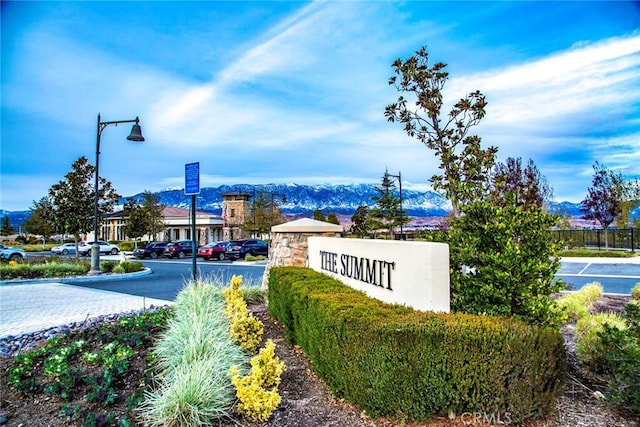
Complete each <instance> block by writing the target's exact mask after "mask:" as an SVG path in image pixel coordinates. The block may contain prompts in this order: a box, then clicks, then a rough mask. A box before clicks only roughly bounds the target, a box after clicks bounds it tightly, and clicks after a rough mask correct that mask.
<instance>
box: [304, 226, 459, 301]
mask: <svg viewBox="0 0 640 427" xmlns="http://www.w3.org/2000/svg"><path fill="white" fill-rule="evenodd" d="M308 251H309V253H308V257H309V258H308V259H309V267H310V268H312V269H314V270H316V271H319V272H322V273H325V274H328V275H329V276H332V277H334V278H336V279H338V280H340V281H341V282H343V283H345V284H347V285H349V286H351V287H352V288H354V289H357V290H360V291H363V292H365V293H366V294H367V295H368V296H370V297H372V298H377V299H379V300H381V301H384V302H387V303H391V304H400V305H406V306H408V307H412V308H414V309H416V310H421V311H436V312H446V313H448V312H449V310H450V292H449V246H448V245H447V244H445V243H434V242H407V241H399V240H367V239H342V238H332V237H309V239H308Z"/></svg>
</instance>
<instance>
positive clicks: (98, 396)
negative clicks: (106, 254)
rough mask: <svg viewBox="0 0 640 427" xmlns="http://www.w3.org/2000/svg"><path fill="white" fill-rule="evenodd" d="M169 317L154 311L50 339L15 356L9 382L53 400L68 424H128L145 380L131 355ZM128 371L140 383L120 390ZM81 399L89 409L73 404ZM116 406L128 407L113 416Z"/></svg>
mask: <svg viewBox="0 0 640 427" xmlns="http://www.w3.org/2000/svg"><path fill="white" fill-rule="evenodd" d="M170 317H171V314H170V310H169V309H168V308H159V309H155V310H150V311H147V312H143V313H140V314H134V315H130V316H124V317H121V318H119V319H117V320H115V321H113V322H107V323H101V324H99V325H98V326H97V327H95V328H88V329H79V330H72V331H70V332H68V333H67V334H64V335H62V336H60V337H56V338H52V339H49V340H48V341H47V342H46V344H45V345H43V346H42V347H40V348H38V349H35V350H32V351H29V352H26V353H23V354H21V355H18V356H16V357H15V359H14V364H13V366H12V367H11V368H10V369H9V371H8V383H9V385H10V386H11V387H12V388H14V389H16V390H19V391H21V392H23V393H26V394H32V395H34V396H39V395H42V394H48V395H50V396H51V395H53V396H56V398H58V399H59V400H60V412H59V417H60V418H61V419H65V420H67V423H68V424H78V425H80V424H82V425H87V426H94V425H95V426H99V425H105V426H106V425H116V421H117V422H118V423H119V424H117V425H120V426H126V425H132V424H131V423H132V422H133V420H134V419H135V417H136V414H135V408H136V407H137V405H138V403H139V401H140V398H141V396H142V393H143V390H144V388H145V387H147V386H148V381H149V377H147V376H146V375H145V372H147V369H148V367H149V365H148V362H149V361H146V360H138V359H137V358H136V352H137V351H139V350H140V349H142V348H144V347H146V346H149V345H151V342H152V337H153V336H154V335H155V334H156V333H157V332H158V331H159V330H160V329H162V327H163V325H164V324H165V323H166V321H167V319H168V318H170ZM133 370H137V371H138V372H139V375H138V376H139V378H140V379H141V380H142V382H141V383H139V384H136V386H135V387H125V386H124V384H123V381H124V379H125V378H127V377H128V376H131V375H132V371H133ZM82 400H84V401H86V402H87V403H88V405H79V404H78V403H77V402H78V401H82ZM121 401H126V402H127V408H128V410H127V411H126V412H125V413H117V414H116V413H114V412H112V407H113V406H114V404H115V403H117V402H121ZM92 420H93V422H92ZM106 420H111V421H112V423H109V422H106Z"/></svg>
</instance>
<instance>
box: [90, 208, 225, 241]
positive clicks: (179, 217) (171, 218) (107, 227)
mask: <svg viewBox="0 0 640 427" xmlns="http://www.w3.org/2000/svg"><path fill="white" fill-rule="evenodd" d="M122 213H123V212H122V211H118V212H114V213H112V214H111V215H108V216H107V218H105V219H104V220H103V221H102V226H101V228H100V235H99V240H107V241H122V240H128V236H127V235H126V234H125V232H124V226H125V224H126V219H125V218H124V217H123V216H122ZM162 216H163V217H164V226H163V227H161V230H159V231H158V232H157V233H156V235H155V236H149V235H147V236H143V237H142V240H143V241H175V240H191V210H190V209H182V208H174V207H165V208H164V209H163V210H162ZM222 229H223V220H222V218H221V217H220V216H219V215H214V214H211V213H207V212H203V211H196V241H197V242H198V243H200V244H206V243H210V242H217V241H220V240H223V232H222ZM87 240H88V241H91V240H93V235H91V234H89V235H88V236H87Z"/></svg>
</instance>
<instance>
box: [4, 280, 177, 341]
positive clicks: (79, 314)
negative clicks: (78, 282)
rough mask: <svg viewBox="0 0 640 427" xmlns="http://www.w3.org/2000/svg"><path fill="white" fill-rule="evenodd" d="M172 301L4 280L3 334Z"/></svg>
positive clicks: (37, 328) (23, 331)
mask: <svg viewBox="0 0 640 427" xmlns="http://www.w3.org/2000/svg"><path fill="white" fill-rule="evenodd" d="M172 303H173V302H172V301H164V300H159V299H153V298H145V297H139V296H133V295H126V294H121V293H117V292H109V291H102V290H97V289H88V288H80V287H76V286H72V285H65V284H62V283H36V282H29V283H20V284H4V285H2V286H0V338H5V337H7V336H9V335H13V336H17V335H21V334H25V333H31V332H36V331H40V330H43V329H47V328H50V327H53V326H62V325H66V324H68V323H73V322H83V321H85V320H86V319H88V318H92V317H98V316H102V315H108V314H118V313H124V312H128V311H134V310H143V309H146V308H149V307H150V306H152V305H154V306H163V305H169V304H172Z"/></svg>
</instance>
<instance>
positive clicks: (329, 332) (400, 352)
mask: <svg viewBox="0 0 640 427" xmlns="http://www.w3.org/2000/svg"><path fill="white" fill-rule="evenodd" d="M268 300H269V312H270V313H271V314H272V315H273V316H274V317H275V318H276V319H277V320H278V321H279V322H281V324H282V325H283V328H284V333H285V336H286V338H287V340H288V341H289V342H291V343H292V344H298V345H300V346H301V347H302V348H303V349H304V350H305V351H306V353H307V354H308V356H309V357H310V358H311V360H312V363H313V366H314V370H315V372H316V373H317V374H318V375H319V376H320V377H322V378H323V379H324V380H325V382H326V383H327V384H328V385H329V387H330V388H331V390H332V392H333V393H334V394H335V395H336V396H338V397H342V398H345V399H346V400H348V401H350V402H352V403H354V404H356V405H357V406H358V407H359V408H360V409H361V410H363V411H365V412H366V413H367V414H368V415H370V416H373V417H378V416H393V417H396V418H399V419H407V418H408V419H412V420H415V421H423V420H426V419H428V418H431V417H433V416H436V415H441V414H448V413H450V412H453V413H458V414H460V413H464V412H475V413H478V412H482V413H491V414H502V415H503V416H508V417H509V419H510V420H512V421H522V420H525V419H529V418H536V417H540V416H543V415H544V414H546V413H548V412H549V411H550V410H551V409H552V408H553V405H554V401H555V398H556V396H557V394H558V393H559V392H561V390H562V387H563V379H564V374H565V369H566V366H565V363H566V354H565V347H564V340H563V337H562V335H561V334H560V333H559V331H557V330H555V329H549V328H540V327H536V326H530V325H526V324H525V323H523V322H520V321H516V320H513V319H509V318H497V317H489V316H477V315H466V314H445V313H429V312H419V311H415V310H412V309H410V308H407V307H402V306H397V305H390V304H385V303H383V302H380V301H377V300H375V299H372V298H368V297H367V296H366V295H365V294H364V293H361V292H358V291H356V290H354V289H352V288H350V287H348V286H346V285H344V284H342V283H341V282H339V281H337V280H335V279H332V278H330V277H328V276H326V275H323V274H321V273H318V272H315V271H313V270H310V269H307V268H301V267H274V268H272V269H271V270H270V275H269V293H268Z"/></svg>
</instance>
